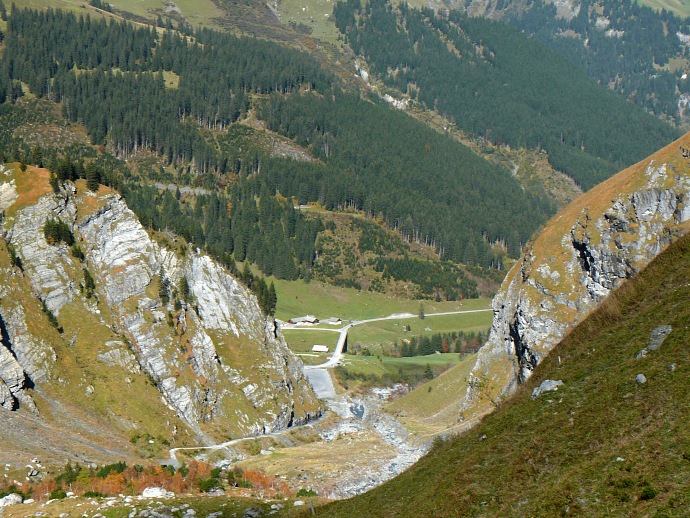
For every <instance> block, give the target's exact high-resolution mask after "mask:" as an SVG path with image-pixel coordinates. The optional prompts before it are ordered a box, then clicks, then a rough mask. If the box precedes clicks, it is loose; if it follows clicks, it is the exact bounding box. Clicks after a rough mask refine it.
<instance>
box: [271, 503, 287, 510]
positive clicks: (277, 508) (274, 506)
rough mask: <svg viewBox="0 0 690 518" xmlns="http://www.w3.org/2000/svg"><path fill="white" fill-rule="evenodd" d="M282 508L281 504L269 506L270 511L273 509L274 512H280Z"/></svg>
mask: <svg viewBox="0 0 690 518" xmlns="http://www.w3.org/2000/svg"><path fill="white" fill-rule="evenodd" d="M283 507H285V506H284V505H283V504H271V509H275V510H276V511H280V510H281V509H282V508H283Z"/></svg>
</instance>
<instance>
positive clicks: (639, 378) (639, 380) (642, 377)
mask: <svg viewBox="0 0 690 518" xmlns="http://www.w3.org/2000/svg"><path fill="white" fill-rule="evenodd" d="M635 381H637V384H638V385H642V384H643V383H647V378H646V377H645V375H644V374H638V375H637V376H635Z"/></svg>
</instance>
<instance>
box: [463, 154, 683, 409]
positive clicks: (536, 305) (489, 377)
mask: <svg viewBox="0 0 690 518" xmlns="http://www.w3.org/2000/svg"><path fill="white" fill-rule="evenodd" d="M638 167H639V166H638ZM621 174H623V173H621ZM629 174H633V173H629ZM634 174H635V175H637V176H635V178H636V179H639V180H637V181H638V182H639V183H637V184H635V185H637V187H635V190H633V191H631V192H630V191H629V192H623V193H621V194H619V195H618V196H617V197H616V198H615V199H613V200H611V202H610V204H609V205H608V208H602V207H599V205H597V206H598V207H599V208H597V212H596V213H593V212H591V211H590V208H589V203H590V201H592V198H593V197H594V196H597V193H596V189H594V190H593V191H592V192H594V194H591V195H590V193H587V194H585V195H583V196H582V197H581V198H579V199H578V200H575V202H573V204H572V205H571V206H570V207H568V209H569V213H573V212H574V213H576V214H577V213H578V212H579V217H578V218H577V220H576V221H572V220H569V221H567V220H563V219H561V220H560V221H559V220H558V216H557V217H556V218H554V220H552V222H551V223H550V224H549V225H547V227H546V231H545V232H542V235H540V236H537V238H536V239H535V241H534V243H533V245H532V246H531V247H527V248H526V250H525V253H524V256H523V258H522V260H521V261H519V262H518V263H516V265H515V266H514V267H513V269H512V270H511V272H510V273H509V274H508V276H507V277H506V279H505V281H504V283H503V286H502V287H501V289H500V290H499V292H498V294H497V295H496V296H495V298H494V300H493V304H492V305H493V310H494V318H493V322H492V326H491V331H490V334H489V338H488V341H487V343H486V344H485V345H484V346H483V347H482V348H481V349H480V351H479V354H478V355H477V360H476V363H475V366H474V368H473V369H472V372H471V375H470V377H469V383H468V386H467V389H466V395H465V399H464V401H463V403H462V405H461V408H462V410H463V411H466V410H469V409H471V408H477V409H479V408H480V407H481V408H482V409H486V408H490V407H492V406H493V402H494V401H495V399H494V398H498V399H500V398H501V397H504V396H506V395H508V394H510V393H512V392H513V391H514V390H515V389H516V388H517V386H518V385H519V384H520V383H522V382H524V381H525V380H527V379H528V378H529V377H530V376H531V374H532V372H533V370H534V368H535V367H536V366H537V365H538V364H539V363H540V362H541V360H542V359H543V358H544V357H545V356H546V355H547V354H548V353H549V351H551V349H553V347H555V345H556V344H557V343H558V342H559V341H560V340H561V339H562V338H563V337H564V336H565V335H566V333H567V332H568V331H569V330H570V329H572V327H573V326H574V325H576V324H577V323H579V322H580V321H582V320H583V319H584V318H585V317H586V316H587V315H588V314H589V312H590V311H592V310H593V309H594V308H596V307H597V306H598V305H599V304H600V303H601V302H602V301H603V300H604V298H605V297H606V296H607V295H608V294H609V293H610V292H611V291H612V290H614V289H615V288H617V287H618V286H620V284H621V283H622V282H624V281H625V280H626V279H628V278H630V277H632V276H633V275H635V274H636V273H638V272H639V271H640V270H642V269H643V268H644V267H646V266H647V264H649V262H650V261H651V260H652V259H653V258H654V257H656V256H657V255H658V254H659V253H660V252H661V251H662V250H664V248H666V246H668V245H669V244H670V243H671V242H672V241H673V240H674V239H676V238H677V237H678V236H680V235H681V234H682V231H681V230H680V229H679V228H678V225H680V224H682V223H684V222H686V221H688V220H689V219H690V203H688V202H689V201H690V178H686V176H685V175H679V174H677V171H674V170H673V169H672V168H670V167H667V166H666V164H661V165H657V164H655V163H654V162H653V161H650V162H649V164H648V165H647V167H646V168H639V169H637V170H635V172H634ZM640 184H642V185H640ZM596 203H599V200H596ZM550 227H553V228H550ZM554 228H556V229H562V230H559V232H560V243H558V244H557V245H556V246H554V237H553V236H550V235H548V233H547V232H552V233H553V232H554ZM545 236H548V237H545ZM545 247H546V248H547V250H548V253H545V250H544V248H545ZM655 331H656V330H655ZM656 332H657V334H656V335H655V337H656V340H661V341H663V339H664V338H665V337H666V335H667V334H668V332H667V329H666V328H664V329H663V330H662V329H661V328H659V330H658V331H656ZM654 343H656V342H654ZM648 349H650V350H652V349H651V348H649V347H648ZM487 387H490V389H489V388H487ZM490 391H493V392H492V394H488V392H490ZM487 394H488V397H487ZM481 411H484V410H481Z"/></svg>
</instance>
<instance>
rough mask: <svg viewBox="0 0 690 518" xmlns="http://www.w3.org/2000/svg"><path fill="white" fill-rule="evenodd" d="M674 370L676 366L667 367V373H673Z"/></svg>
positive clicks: (673, 364)
mask: <svg viewBox="0 0 690 518" xmlns="http://www.w3.org/2000/svg"><path fill="white" fill-rule="evenodd" d="M674 370H676V364H675V363H672V364H671V365H669V366H668V371H669V372H673V371H674Z"/></svg>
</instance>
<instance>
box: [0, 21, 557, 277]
mask: <svg viewBox="0 0 690 518" xmlns="http://www.w3.org/2000/svg"><path fill="white" fill-rule="evenodd" d="M65 34H69V35H70V37H69V39H65V37H64V35H65ZM103 42H107V45H106V46H105V48H103ZM3 60H4V61H3V62H4V66H3V70H4V75H3V81H4V83H3V84H4V91H5V92H6V99H7V100H8V101H9V102H10V103H11V102H12V101H13V100H15V99H16V98H17V96H18V95H20V94H21V93H22V90H21V88H19V83H18V81H19V80H21V81H23V82H24V83H25V84H29V85H30V87H31V91H32V93H33V94H34V95H37V96H44V97H46V98H48V99H50V100H52V101H54V102H60V103H61V106H62V110H63V113H64V115H65V116H66V117H68V118H69V119H70V120H72V121H78V122H81V123H83V124H84V125H85V126H86V128H87V129H88V131H89V135H90V138H91V141H92V143H93V144H94V145H96V146H99V145H101V146H103V147H102V148H101V150H100V155H99V151H98V150H97V149H96V150H94V149H79V150H75V151H74V152H72V154H71V160H72V163H73V165H74V171H76V170H77V169H78V164H79V162H80V158H81V161H82V162H83V163H89V162H95V163H98V164H101V165H100V166H99V167H100V171H101V173H102V176H103V175H106V174H111V173H112V172H113V171H118V170H119V171H120V172H118V173H116V174H115V178H117V182H118V185H120V186H121V187H122V188H123V189H124V190H125V191H126V192H128V193H129V194H127V196H128V199H129V200H130V202H131V203H132V206H133V208H134V209H135V210H137V211H138V213H139V214H140V216H142V217H143V218H144V221H145V223H146V224H150V225H152V226H153V227H154V228H161V229H162V228H169V229H172V230H175V231H176V232H177V233H179V234H180V235H183V236H184V237H185V238H187V239H190V240H192V241H193V242H195V243H197V244H198V245H201V246H206V247H208V248H209V250H211V251H213V252H214V254H215V255H217V256H218V257H221V258H224V260H225V258H227V259H228V260H229V258H230V257H231V256H234V257H235V258H236V259H237V260H243V259H244V258H245V257H246V258H249V259H250V260H252V261H256V262H258V263H260V264H261V261H262V260H263V257H265V256H266V254H264V253H263V251H264V250H267V249H268V250H271V249H273V250H275V251H276V254H274V257H276V258H277V259H276V260H275V261H270V263H269V264H268V265H264V264H261V266H262V267H264V271H265V272H266V273H276V274H278V275H279V276H283V277H285V278H296V277H298V276H300V275H304V272H305V271H307V270H309V269H310V268H311V267H312V262H313V260H314V253H313V245H314V240H315V233H316V232H318V231H319V226H318V222H306V221H304V220H303V217H302V216H301V215H300V214H297V213H295V211H294V209H293V203H295V204H303V203H306V202H317V203H319V204H321V206H323V207H324V208H326V209H338V210H345V209H358V210H362V211H365V213H367V214H369V215H370V216H373V217H380V218H381V220H383V221H384V222H385V223H386V224H388V225H389V226H390V227H391V228H395V229H399V230H400V231H401V232H402V234H403V236H404V237H405V238H407V239H413V240H420V241H422V242H425V243H428V244H431V245H433V246H434V248H435V249H436V250H437V251H438V252H441V253H442V254H443V256H444V257H446V258H448V259H452V260H456V261H458V260H460V261H465V262H468V263H478V264H481V265H486V266H490V265H497V264H500V263H501V261H502V256H503V255H504V254H505V250H507V251H508V253H509V254H510V255H512V256H516V255H517V254H518V253H519V249H520V247H521V245H522V243H524V242H525V241H526V240H527V239H528V237H529V236H530V235H531V233H532V232H533V231H534V229H536V228H537V226H538V224H539V223H540V222H541V221H544V220H545V219H546V217H547V216H548V214H549V213H550V212H552V210H553V209H552V207H551V204H550V203H549V201H548V200H546V199H544V198H543V197H538V196H534V195H530V194H526V193H523V192H521V189H520V188H519V186H518V184H517V182H516V181H515V180H514V179H513V178H512V177H511V175H510V174H509V173H508V172H507V171H505V170H503V169H501V168H499V167H497V166H494V165H491V164H489V163H488V162H486V161H485V160H482V159H481V158H479V157H477V156H476V155H475V154H474V153H472V152H471V151H470V150H468V149H467V148H466V147H464V146H462V145H460V144H459V143H457V142H455V141H453V140H452V139H450V138H448V137H446V136H444V135H441V134H439V133H437V132H435V131H433V130H430V129H428V128H427V127H425V126H424V125H422V124H420V123H419V122H416V121H414V120H413V119H411V118H410V117H408V116H406V115H405V114H402V113H399V112H397V111H395V110H392V109H391V108H389V107H388V106H387V105H386V104H384V103H380V102H372V101H369V100H365V99H362V98H360V97H359V96H358V95H353V94H352V93H344V92H342V91H341V90H340V88H339V87H338V81H337V80H336V79H335V78H334V77H333V76H332V75H330V74H329V73H327V72H325V71H324V70H323V69H322V68H321V67H320V66H319V65H318V63H317V62H316V61H315V60H314V59H313V58H311V57H309V56H308V55H306V54H303V53H300V52H297V51H294V50H290V49H286V48H281V47H279V46H277V45H275V44H271V43H266V42H261V41H256V40H253V39H246V38H238V37H235V36H230V35H226V34H221V33H218V32H213V31H210V30H206V29H202V30H199V31H190V32H189V33H188V35H187V36H183V35H180V34H179V33H177V32H174V31H171V30H165V31H155V30H153V29H150V28H134V27H131V26H128V25H126V24H123V23H116V22H106V21H103V20H101V21H96V20H89V19H88V17H87V18H77V17H75V16H74V15H72V14H66V13H62V12H59V11H58V12H56V11H47V12H37V11H28V10H20V9H16V10H15V11H14V12H12V14H11V15H10V19H9V21H8V33H7V39H6V47H5V52H4V54H3ZM166 76H167V77H168V78H173V81H172V84H171V83H170V81H168V80H167V79H166ZM250 107H251V108H252V110H253V111H254V112H255V113H256V114H257V115H258V116H259V118H260V119H262V120H263V121H265V124H266V125H267V127H268V128H270V129H273V130H275V131H277V132H279V133H281V134H283V135H285V136H287V137H289V138H293V139H295V141H296V142H297V143H299V144H301V145H302V146H304V147H305V148H306V149H307V150H308V151H309V152H310V153H311V155H312V156H313V157H314V158H315V160H311V161H304V160H295V159H292V158H286V157H275V156H271V155H269V154H267V153H264V152H262V150H261V149H259V148H253V149H249V150H247V149H246V148H243V147H240V148H238V147H237V146H236V141H235V140H233V135H234V128H235V127H236V122H237V121H238V120H239V119H240V118H242V117H244V116H245V114H246V112H247V110H248V109H249V108H250ZM8 109H9V108H8ZM6 138H7V140H6V142H7V145H6V149H8V152H7V154H8V155H18V156H19V155H21V156H22V157H24V158H26V160H27V161H29V162H31V161H35V160H36V159H35V156H34V154H33V150H32V149H28V148H27V146H26V145H25V144H24V143H22V142H21V141H20V139H18V138H17V137H16V136H15V135H13V134H7V137H6ZM105 144H107V146H106V145H105ZM108 152H110V153H112V154H113V155H115V156H117V157H120V158H129V159H130V160H131V159H132V158H134V156H135V155H137V154H141V153H142V152H155V153H156V154H157V155H158V156H159V157H160V158H161V159H162V162H161V166H162V169H161V171H162V173H165V174H164V175H167V174H170V175H171V176H172V178H173V179H174V180H175V181H177V182H178V183H184V182H185V181H186V182H189V183H193V185H192V187H196V186H201V187H204V188H206V189H209V190H210V196H211V199H210V200H209V201H208V202H207V201H201V202H199V203H196V202H194V203H191V204H189V205H187V206H183V205H182V204H181V203H182V202H181V201H180V200H177V199H176V198H175V197H174V196H172V195H171V194H167V195H166V194H163V195H162V199H161V197H160V196H159V195H158V194H156V192H155V190H149V191H147V190H146V189H139V188H138V187H136V188H132V189H129V190H128V188H127V181H128V177H129V176H130V174H129V173H127V172H125V171H124V169H122V166H121V165H118V163H117V161H115V162H113V161H111V160H107V156H106V155H107V154H108ZM103 153H105V154H103ZM39 154H40V156H41V157H47V158H46V159H45V160H43V158H41V160H42V161H44V162H46V163H47V164H48V165H49V166H52V167H51V169H55V168H56V167H58V165H59V164H58V162H59V161H58V160H57V158H56V157H57V155H58V154H56V153H55V152H53V151H50V150H41V151H40V152H39ZM74 174H75V175H76V176H79V172H78V171H77V172H74ZM66 176H69V174H66ZM277 192H279V193H280V196H276V193H277ZM257 198H258V199H259V200H260V203H259V204H258V205H257V204H256V200H257ZM286 198H287V199H286ZM292 198H294V202H292V201H291V199H292ZM281 200H282V201H281ZM154 207H155V208H154ZM219 207H227V208H228V209H229V210H227V211H226V210H218V208H219ZM168 209H169V210H168ZM202 215H203V218H202V217H201V216H202ZM202 221H203V223H202ZM495 243H498V244H499V246H498V247H494V246H493V245H494V244H495ZM276 261H278V262H279V264H278V263H276Z"/></svg>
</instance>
